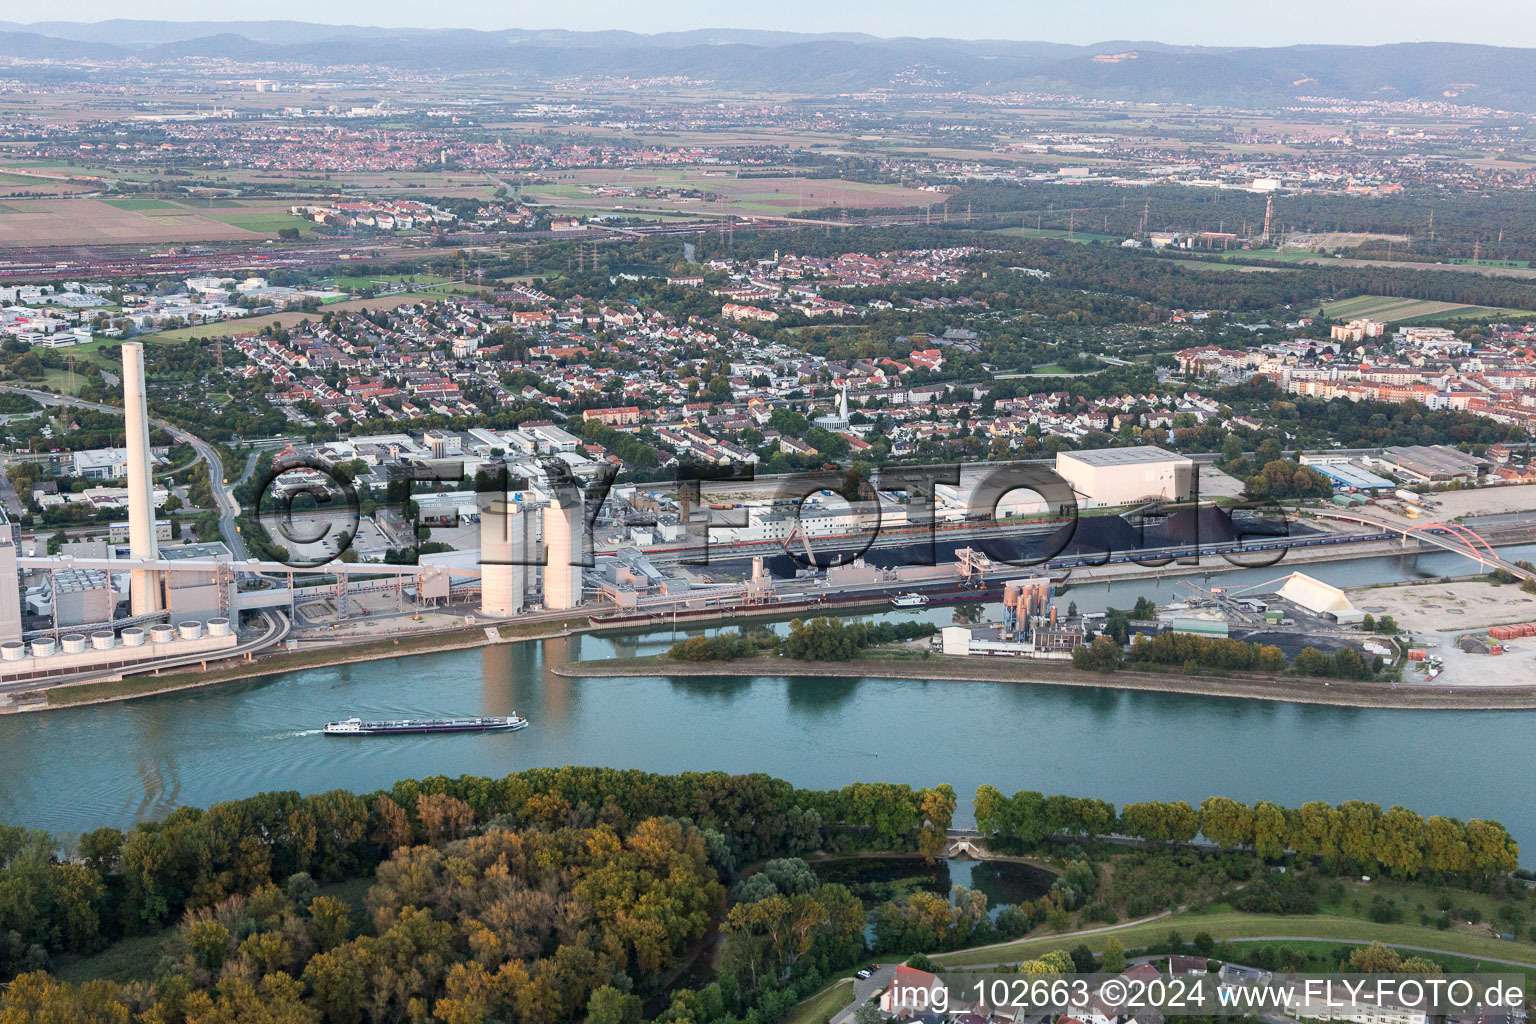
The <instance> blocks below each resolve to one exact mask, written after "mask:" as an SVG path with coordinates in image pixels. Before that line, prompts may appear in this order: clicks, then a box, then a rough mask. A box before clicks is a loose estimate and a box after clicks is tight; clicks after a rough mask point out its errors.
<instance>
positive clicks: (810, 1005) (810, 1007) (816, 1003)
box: [785, 981, 853, 1024]
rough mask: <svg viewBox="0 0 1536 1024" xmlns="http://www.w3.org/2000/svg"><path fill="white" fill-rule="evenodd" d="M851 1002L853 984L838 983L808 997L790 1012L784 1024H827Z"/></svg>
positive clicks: (847, 982)
mask: <svg viewBox="0 0 1536 1024" xmlns="http://www.w3.org/2000/svg"><path fill="white" fill-rule="evenodd" d="M851 1002H853V982H851V981H840V982H838V983H837V984H836V985H833V986H832V987H831V988H824V989H822V990H821V991H820V992H817V993H816V994H815V995H813V996H810V997H809V998H807V999H806V1000H805V1001H804V1002H802V1003H801V1004H800V1005H799V1006H796V1007H795V1008H794V1009H793V1010H791V1011H790V1014H789V1017H788V1018H786V1020H785V1024H827V1021H828V1019H830V1018H831V1016H832V1015H833V1014H834V1013H836V1012H837V1011H838V1010H841V1009H842V1008H843V1007H845V1006H847V1005H848V1004H849V1003H851Z"/></svg>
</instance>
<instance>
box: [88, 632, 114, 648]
mask: <svg viewBox="0 0 1536 1024" xmlns="http://www.w3.org/2000/svg"><path fill="white" fill-rule="evenodd" d="M116 646H117V634H115V633H113V632H112V631H111V630H110V629H98V630H97V631H96V632H94V633H92V634H91V647H92V648H94V649H95V650H98V651H110V650H111V649H112V648H114V647H116Z"/></svg>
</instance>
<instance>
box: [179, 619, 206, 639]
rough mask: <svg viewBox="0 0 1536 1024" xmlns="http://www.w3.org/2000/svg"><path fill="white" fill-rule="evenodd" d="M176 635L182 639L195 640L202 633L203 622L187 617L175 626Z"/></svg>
mask: <svg viewBox="0 0 1536 1024" xmlns="http://www.w3.org/2000/svg"><path fill="white" fill-rule="evenodd" d="M176 635H177V636H178V637H180V638H181V639H183V640H196V639H197V638H198V637H200V636H202V635H203V624H202V623H201V622H199V621H197V620H196V619H188V620H187V621H186V622H183V623H182V624H181V625H179V626H177V627H176Z"/></svg>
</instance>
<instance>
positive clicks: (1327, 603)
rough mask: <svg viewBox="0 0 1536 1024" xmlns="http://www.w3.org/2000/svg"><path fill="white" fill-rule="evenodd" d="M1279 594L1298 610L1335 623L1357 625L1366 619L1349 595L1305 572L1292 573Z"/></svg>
mask: <svg viewBox="0 0 1536 1024" xmlns="http://www.w3.org/2000/svg"><path fill="white" fill-rule="evenodd" d="M1278 594H1279V596H1280V597H1281V598H1283V599H1285V600H1287V601H1289V602H1291V603H1292V604H1294V605H1295V606H1296V607H1298V608H1301V609H1303V610H1305V611H1309V612H1311V613H1312V614H1313V615H1321V616H1323V617H1324V618H1329V619H1332V620H1333V621H1335V622H1339V623H1355V622H1361V621H1363V620H1364V619H1365V613H1364V612H1362V611H1360V610H1359V609H1357V608H1356V607H1355V606H1354V604H1353V603H1352V602H1351V601H1350V599H1349V595H1348V594H1346V593H1344V591H1342V590H1340V589H1339V588H1338V587H1335V586H1333V585H1332V584H1330V583H1324V582H1323V581H1322V580H1320V579H1317V578H1316V577H1313V576H1308V575H1307V574H1306V573H1304V572H1293V573H1291V575H1290V578H1289V579H1287V580H1286V581H1285V583H1284V584H1283V585H1282V586H1281V587H1280V590H1279V592H1278Z"/></svg>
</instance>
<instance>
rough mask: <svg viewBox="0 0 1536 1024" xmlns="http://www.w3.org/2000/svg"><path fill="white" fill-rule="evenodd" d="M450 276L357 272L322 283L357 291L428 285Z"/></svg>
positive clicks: (440, 282) (445, 279)
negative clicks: (367, 273)
mask: <svg viewBox="0 0 1536 1024" xmlns="http://www.w3.org/2000/svg"><path fill="white" fill-rule="evenodd" d="M449 280H450V278H446V277H443V276H441V275H438V274H412V275H408V276H401V275H399V274H393V275H390V274H376V275H373V276H370V277H358V276H357V275H355V274H352V275H348V274H342V275H338V276H336V277H327V278H325V279H324V280H323V281H321V282H320V283H321V284H322V285H331V286H333V287H336V288H340V289H342V290H343V291H356V290H358V289H360V288H377V287H379V286H380V285H386V284H397V283H400V284H408V285H411V286H413V287H414V286H420V287H427V286H430V285H439V284H445V283H447V282H448V281H449Z"/></svg>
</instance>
